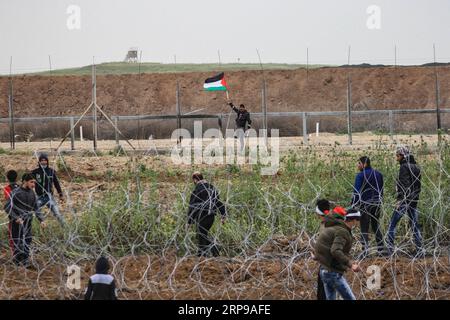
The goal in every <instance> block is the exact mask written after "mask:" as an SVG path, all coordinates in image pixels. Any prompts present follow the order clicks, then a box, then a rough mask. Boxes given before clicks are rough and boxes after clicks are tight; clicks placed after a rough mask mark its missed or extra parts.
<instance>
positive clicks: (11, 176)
mask: <svg viewBox="0 0 450 320" xmlns="http://www.w3.org/2000/svg"><path fill="white" fill-rule="evenodd" d="M6 178H7V179H8V182H10V183H13V182H16V181H17V171H16V170H9V171H8V172H7V173H6Z"/></svg>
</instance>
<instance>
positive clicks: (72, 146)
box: [70, 117, 75, 150]
mask: <svg viewBox="0 0 450 320" xmlns="http://www.w3.org/2000/svg"><path fill="white" fill-rule="evenodd" d="M74 123H75V121H74V119H73V117H70V150H75V128H74Z"/></svg>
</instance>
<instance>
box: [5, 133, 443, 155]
mask: <svg viewBox="0 0 450 320" xmlns="http://www.w3.org/2000/svg"><path fill="white" fill-rule="evenodd" d="M444 137H446V138H447V137H448V135H445V136H444ZM191 141H192V140H191ZM129 142H130V143H131V144H132V145H133V147H134V148H135V149H137V150H140V151H142V152H143V153H147V154H148V155H154V154H156V151H157V152H162V153H167V152H169V151H171V150H172V148H173V147H174V146H175V145H176V140H175V141H172V140H171V139H149V140H129ZM185 142H186V143H188V142H190V140H188V139H185ZM192 142H193V141H192ZM210 142H211V140H210V139H203V145H204V146H206V145H208V144H209V143H210ZM253 142H255V140H254V139H253V141H252V142H251V143H253ZM119 143H120V145H121V146H122V147H123V148H124V149H125V150H132V147H131V146H130V145H129V144H128V143H127V142H126V141H125V140H120V141H119ZM224 143H225V142H224ZM237 143H238V142H237V141H236V144H237ZM249 143H250V142H249ZM421 143H426V144H427V145H428V146H435V145H436V144H437V135H432V134H411V135H405V134H403V135H393V136H392V137H390V136H389V135H378V134H374V133H371V132H363V133H354V134H353V135H352V145H349V144H348V136H347V135H346V134H341V135H336V134H332V133H319V135H318V136H316V134H315V133H313V134H308V142H307V144H304V141H303V137H281V138H280V140H279V146H280V150H282V151H287V150H289V149H296V148H302V147H306V146H314V147H316V148H317V147H318V148H327V147H338V148H342V149H347V150H352V149H358V148H361V149H362V148H367V147H372V148H373V147H375V146H377V145H386V146H391V145H394V144H404V145H418V144H421ZM59 144H60V140H50V141H42V142H17V143H16V150H17V151H25V152H34V151H47V152H52V151H55V150H56V148H57V147H58V146H59ZM270 144H271V142H270V141H269V145H270ZM116 147H117V144H116V142H115V141H114V140H99V141H98V142H97V149H98V150H99V151H102V152H108V151H111V150H114V149H115V148H116ZM0 148H2V149H4V150H9V149H10V144H9V143H6V142H1V143H0ZM59 150H60V151H61V152H63V151H70V150H71V144H70V141H65V142H64V143H63V144H62V145H61V147H60V149H59ZM75 150H78V151H80V150H81V151H83V150H84V151H86V150H87V151H89V150H93V142H92V141H88V140H83V141H79V140H78V139H77V140H76V141H75ZM155 150H156V151H155Z"/></svg>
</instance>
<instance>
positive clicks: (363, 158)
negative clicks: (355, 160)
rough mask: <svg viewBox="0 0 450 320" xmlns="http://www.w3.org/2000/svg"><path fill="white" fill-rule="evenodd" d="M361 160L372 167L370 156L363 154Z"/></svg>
mask: <svg viewBox="0 0 450 320" xmlns="http://www.w3.org/2000/svg"><path fill="white" fill-rule="evenodd" d="M359 162H361V163H362V164H363V165H367V167H370V158H369V157H367V156H362V157H361V158H359Z"/></svg>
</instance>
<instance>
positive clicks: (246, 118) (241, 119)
mask: <svg viewBox="0 0 450 320" xmlns="http://www.w3.org/2000/svg"><path fill="white" fill-rule="evenodd" d="M230 107H231V108H232V109H233V111H234V112H236V114H237V117H236V126H237V127H238V128H241V129H244V131H245V130H247V123H248V124H252V120H250V113H248V111H247V110H244V111H243V112H242V111H241V110H239V109H238V108H236V107H235V106H234V105H233V104H232V103H231V102H230Z"/></svg>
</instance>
